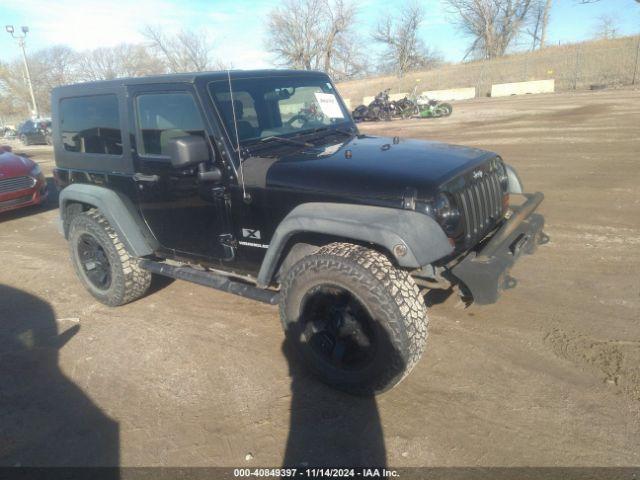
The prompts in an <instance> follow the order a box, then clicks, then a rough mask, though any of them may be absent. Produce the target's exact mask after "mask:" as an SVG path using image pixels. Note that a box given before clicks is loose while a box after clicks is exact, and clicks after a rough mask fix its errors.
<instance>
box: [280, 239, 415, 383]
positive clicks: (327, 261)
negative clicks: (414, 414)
mask: <svg viewBox="0 0 640 480" xmlns="http://www.w3.org/2000/svg"><path fill="white" fill-rule="evenodd" d="M318 285H336V286H339V287H341V288H343V289H346V290H348V291H349V292H350V293H351V294H352V295H353V296H354V297H355V298H356V299H357V300H358V301H359V302H360V303H361V304H362V305H363V306H364V307H365V309H366V310H368V312H369V313H370V314H371V318H372V320H373V323H374V325H375V327H376V331H379V332H382V333H381V336H382V337H383V338H382V340H383V341H382V342H380V345H382V346H384V348H376V350H375V357H374V360H373V361H372V366H371V368H367V369H366V370H365V371H358V372H349V371H344V370H337V369H335V368H333V367H332V366H330V365H327V364H326V363H323V362H321V361H318V360H317V357H314V355H312V354H310V351H309V350H310V347H309V346H308V345H306V342H305V341H304V340H305V339H304V338H301V337H303V336H304V335H303V334H301V331H300V329H299V328H298V326H299V325H300V324H301V322H300V321H299V318H300V316H301V312H302V311H303V305H302V302H303V300H304V298H305V293H306V292H308V291H310V289H313V288H314V287H317V286H318ZM280 317H281V320H282V324H283V327H284V329H285V333H286V335H287V341H289V342H291V343H292V344H293V345H294V346H295V348H296V350H297V351H298V352H299V353H300V354H301V356H302V358H303V359H304V360H305V362H306V364H307V366H308V367H309V368H310V369H311V371H312V372H313V373H315V374H316V375H317V376H318V377H319V378H320V379H321V380H322V381H324V382H325V383H327V384H330V385H332V386H333V387H335V388H338V389H340V390H343V391H346V392H349V393H352V394H356V395H372V394H377V393H381V392H384V391H386V390H389V389H390V388H392V387H394V386H395V385H397V384H398V383H399V382H400V381H402V379H404V377H406V376H407V375H408V374H409V372H411V370H412V369H413V367H414V366H415V365H416V363H417V362H418V360H419V359H420V357H421V355H422V352H423V351H424V348H425V345H426V341H427V325H428V319H427V311H426V307H425V304H424V300H423V298H422V297H421V295H420V292H419V290H418V287H417V286H416V284H415V282H414V280H413V279H412V278H411V276H410V275H409V274H408V273H407V272H406V271H404V270H400V269H397V268H395V267H394V265H393V264H392V263H391V261H390V260H389V259H388V258H387V257H386V256H385V255H383V254H382V253H380V252H378V251H375V250H372V249H369V248H366V247H363V246H360V245H354V244H350V243H332V244H329V245H327V246H325V247H323V248H321V249H320V250H318V251H317V252H316V253H314V254H312V255H308V256H306V257H304V258H302V259H301V260H299V261H298V262H297V263H296V264H294V265H293V266H292V267H291V269H290V270H289V271H288V272H287V273H286V274H285V277H284V279H283V281H282V283H281V301H280ZM300 328H302V327H300Z"/></svg>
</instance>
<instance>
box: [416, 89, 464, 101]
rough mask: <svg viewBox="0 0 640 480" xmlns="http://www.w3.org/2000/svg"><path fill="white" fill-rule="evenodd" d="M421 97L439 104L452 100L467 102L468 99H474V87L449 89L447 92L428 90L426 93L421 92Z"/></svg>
mask: <svg viewBox="0 0 640 480" xmlns="http://www.w3.org/2000/svg"><path fill="white" fill-rule="evenodd" d="M422 95H426V96H427V97H429V98H430V99H432V100H439V101H441V102H450V101H452V100H468V99H470V98H476V87H469V88H449V89H447V90H430V91H428V92H422Z"/></svg>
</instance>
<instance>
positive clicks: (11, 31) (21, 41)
mask: <svg viewBox="0 0 640 480" xmlns="http://www.w3.org/2000/svg"><path fill="white" fill-rule="evenodd" d="M5 29H6V30H7V32H8V33H9V34H10V35H11V36H12V37H13V38H15V39H16V40H17V41H18V45H19V46H20V50H22V60H23V61H24V70H25V72H26V74H27V83H28V84H29V93H30V94H31V104H32V105H33V113H34V114H35V116H36V118H40V112H39V111H38V104H37V103H36V96H35V94H34V93H33V83H31V72H30V71H29V62H27V52H26V50H25V39H26V38H27V33H29V27H25V26H23V27H20V30H22V35H16V34H15V30H14V28H13V25H7V26H6V27H5Z"/></svg>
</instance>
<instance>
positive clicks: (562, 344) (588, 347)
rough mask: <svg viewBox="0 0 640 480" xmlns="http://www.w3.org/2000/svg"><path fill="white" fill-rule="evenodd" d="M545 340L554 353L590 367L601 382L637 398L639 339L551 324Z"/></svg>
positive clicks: (579, 364)
mask: <svg viewBox="0 0 640 480" xmlns="http://www.w3.org/2000/svg"><path fill="white" fill-rule="evenodd" d="M544 342H545V343H546V344H547V345H548V346H549V347H550V348H551V350H552V351H553V353H555V355H556V356H558V357H560V358H562V359H565V360H568V361H570V362H572V363H574V364H577V365H578V366H581V367H583V368H586V369H588V370H591V371H593V372H594V373H595V374H596V375H598V376H600V377H601V378H602V381H603V382H604V383H607V384H610V385H614V386H616V387H617V388H618V389H620V390H621V391H622V392H624V394H625V395H627V396H628V397H629V398H630V399H631V400H634V401H637V402H640V341H635V340H598V339H595V338H592V337H588V336H585V335H582V334H580V333H576V332H572V331H565V330H563V329H561V328H554V329H553V330H551V331H550V332H548V333H547V334H546V335H545V337H544Z"/></svg>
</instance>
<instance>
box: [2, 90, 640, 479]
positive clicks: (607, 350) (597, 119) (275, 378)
mask: <svg viewBox="0 0 640 480" xmlns="http://www.w3.org/2000/svg"><path fill="white" fill-rule="evenodd" d="M454 108H455V109H454V113H453V116H452V117H450V118H447V119H438V120H410V121H398V122H393V123H391V124H384V125H383V124H373V125H364V126H362V130H363V131H365V132H370V133H381V134H397V135H401V136H407V137H417V138H428V139H435V140H442V141H446V142H451V143H459V144H467V145H473V146H478V147H481V148H486V149H491V150H495V151H497V152H499V153H500V154H501V155H502V156H503V157H504V158H505V159H506V160H507V161H508V162H509V163H511V164H513V165H514V166H515V167H516V168H517V169H518V171H519V173H520V175H521V177H522V179H523V181H524V183H525V187H526V188H527V190H529V191H537V190H540V191H543V192H544V193H545V195H546V200H545V202H544V203H543V204H542V206H541V212H542V213H543V214H544V215H545V216H546V221H547V228H546V232H547V233H548V234H549V236H550V237H551V242H550V243H549V244H547V245H544V246H542V247H540V248H539V250H538V252H537V254H536V255H535V256H533V257H526V258H523V259H522V260H521V261H520V262H519V264H518V265H517V266H516V268H515V270H514V271H513V272H512V273H513V275H514V276H515V277H516V278H517V279H518V280H519V285H518V287H517V288H516V289H514V290H510V291H508V292H506V293H505V294H504V295H503V297H502V298H501V301H500V302H499V303H498V304H496V305H492V306H486V307H478V306H471V307H470V308H467V309H464V308H461V305H459V304H458V301H457V298H455V297H450V298H447V299H441V300H442V301H441V302H439V303H436V304H434V305H433V306H432V307H431V308H430V317H431V326H430V340H429V345H428V349H427V351H426V353H425V355H424V357H423V359H422V361H421V362H420V363H419V364H418V366H417V367H416V368H415V370H414V371H413V373H412V374H411V375H410V376H409V377H408V378H407V379H406V380H405V381H404V382H403V383H402V384H401V385H399V386H398V387H397V388H396V389H394V390H392V391H391V392H389V393H387V394H384V395H382V396H380V397H378V398H376V399H359V398H352V397H349V396H346V395H343V394H340V393H337V392H334V391H332V390H331V389H329V388H327V387H324V386H323V385H320V384H318V383H316V382H315V381H314V380H313V379H311V378H309V377H308V376H306V375H305V373H304V372H303V371H302V370H301V369H300V368H299V367H298V366H297V365H296V363H295V361H292V362H289V361H288V359H289V358H290V355H289V354H288V352H287V350H286V348H284V349H283V345H282V340H283V335H282V332H281V328H280V324H279V318H278V312H277V308H276V307H269V306H265V305H262V304H258V303H254V302H252V301H250V300H245V299H242V298H239V297H235V296H232V295H227V294H223V293H219V292H216V291H214V290H209V289H206V288H204V287H200V286H196V285H192V284H189V283H185V282H179V281H176V282H169V281H157V282H155V284H154V291H153V292H152V293H151V294H149V295H148V296H146V297H145V298H143V299H141V300H139V301H137V302H134V303H133V304H130V305H127V306H125V307H120V308H117V309H109V308H107V307H105V306H102V305H100V304H98V303H96V302H95V301H94V300H93V299H92V297H90V296H89V294H88V293H86V292H85V290H84V289H83V288H82V287H81V286H80V284H79V282H78V281H77V280H76V277H75V274H74V272H73V269H72V266H71V264H70V262H69V260H68V252H67V246H66V244H65V242H64V240H63V239H62V238H61V237H60V236H59V235H58V233H57V230H56V223H55V220H56V217H57V211H56V203H55V199H53V198H52V199H51V201H50V202H49V204H48V205H47V206H45V207H44V208H31V209H27V210H23V211H18V212H14V213H9V214H1V215H0V260H1V263H0V371H1V373H0V392H1V393H0V464H2V465H16V464H20V465H52V464H55V465H128V466H132V465H173V466H177V465H179V466H191V465H194V466H205V465H213V466H265V465H270V466H277V465H280V464H282V462H283V459H286V460H287V461H292V462H298V463H300V462H308V463H322V464H332V465H335V464H344V463H353V462H355V463H362V464H366V465H371V464H383V463H386V464H388V465H391V466H394V467H400V466H425V465H426V466H471V465H480V466H559V465H562V466H594V465H601V466H614V465H615V466H621V465H622V466H629V465H636V466H637V465H640V449H639V448H638V445H640V274H639V272H640V186H639V185H640V163H639V161H640V159H639V157H638V152H640V92H638V91H631V90H621V91H604V92H598V93H593V92H589V93H575V94H556V95H539V96H529V97H524V98H517V99H516V98H507V99H482V100H477V101H473V102H468V103H459V104H456V105H455V107H454ZM16 150H17V151H22V152H24V153H25V154H27V155H29V156H31V157H32V158H33V159H35V160H37V161H38V162H39V163H40V164H41V165H42V167H43V169H44V170H45V172H46V173H47V174H48V175H49V176H50V174H51V169H52V168H53V159H52V153H51V150H50V149H49V148H47V147H26V148H20V147H16Z"/></svg>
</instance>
